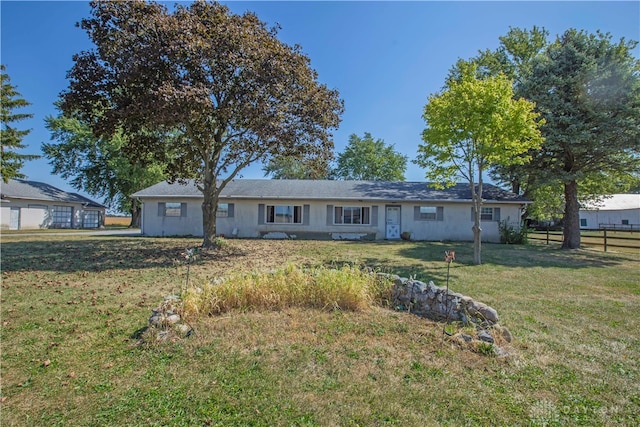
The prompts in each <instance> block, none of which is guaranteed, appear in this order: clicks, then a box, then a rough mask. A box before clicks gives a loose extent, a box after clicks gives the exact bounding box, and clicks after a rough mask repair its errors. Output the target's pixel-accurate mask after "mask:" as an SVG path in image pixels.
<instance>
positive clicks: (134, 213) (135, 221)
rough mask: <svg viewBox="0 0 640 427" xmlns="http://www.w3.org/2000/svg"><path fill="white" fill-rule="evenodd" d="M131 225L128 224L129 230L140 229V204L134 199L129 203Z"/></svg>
mask: <svg viewBox="0 0 640 427" xmlns="http://www.w3.org/2000/svg"><path fill="white" fill-rule="evenodd" d="M130 212H131V223H129V228H140V218H141V217H140V214H141V210H140V202H139V201H138V200H136V199H133V200H132V201H131V211H130Z"/></svg>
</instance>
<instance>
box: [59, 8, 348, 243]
mask: <svg viewBox="0 0 640 427" xmlns="http://www.w3.org/2000/svg"><path fill="white" fill-rule="evenodd" d="M91 8H92V12H91V14H92V16H91V17H90V18H88V19H84V20H82V22H81V23H80V26H81V27H82V28H83V29H85V30H86V31H87V33H88V34H89V37H90V38H91V40H92V41H93V43H94V44H95V45H96V48H95V49H93V50H90V51H85V52H81V53H79V54H77V55H75V56H74V66H73V68H72V69H71V70H70V72H69V79H70V83H69V88H68V89H67V90H66V91H65V92H64V93H63V94H62V109H63V111H64V112H65V113H67V114H80V116H81V117H80V119H81V121H83V122H87V123H91V124H92V129H93V131H94V133H95V134H97V135H100V136H102V135H112V134H113V133H115V132H116V130H121V131H122V132H124V134H127V135H145V137H143V138H132V139H129V140H128V142H127V145H126V146H125V147H124V150H125V151H127V152H128V153H130V154H133V157H132V158H143V159H146V158H152V159H154V160H155V161H159V162H161V163H166V165H167V166H166V171H167V174H168V178H169V180H182V179H187V178H195V179H196V183H197V185H198V188H199V189H200V191H201V192H202V194H203V196H204V202H203V204H202V217H203V234H204V239H203V246H205V247H213V246H215V236H216V210H217V205H218V198H219V195H220V192H221V191H222V190H223V188H224V187H225V186H226V185H227V184H228V183H229V182H230V181H231V180H232V179H234V178H235V177H236V176H237V175H238V173H239V172H240V171H241V170H242V169H244V168H245V167H246V166H248V165H250V164H252V163H254V162H258V161H262V162H265V163H266V162H268V160H269V159H271V158H273V157H282V156H284V157H286V156H308V157H322V156H327V155H329V154H330V153H331V152H332V149H333V141H332V140H331V133H330V130H331V129H334V128H337V126H338V124H339V122H340V115H341V114H342V111H343V103H342V101H341V100H340V98H339V95H338V92H337V91H335V90H329V89H328V88H327V87H326V86H325V85H322V84H320V83H318V81H317V73H316V72H315V71H314V70H313V69H312V68H311V67H310V60H309V58H308V57H307V56H305V55H304V54H303V53H302V52H301V48H300V47H299V46H293V47H292V46H289V45H286V44H284V43H282V42H280V41H279V40H278V39H277V29H268V28H266V26H265V24H264V23H263V22H261V21H260V20H259V19H258V18H257V16H256V15H255V14H253V13H250V12H248V13H245V14H243V15H235V14H232V13H231V12H230V11H229V9H228V8H227V7H226V6H223V5H220V4H218V3H209V2H204V1H200V2H194V3H191V4H190V5H181V4H178V5H177V6H176V8H175V10H174V11H172V12H168V10H167V8H166V7H165V6H163V5H161V4H157V3H153V2H152V3H147V2H143V1H128V2H92V3H91ZM167 135H171V136H172V137H171V138H166V137H165V136H167ZM167 153H172V154H171V155H170V156H169V155H167Z"/></svg>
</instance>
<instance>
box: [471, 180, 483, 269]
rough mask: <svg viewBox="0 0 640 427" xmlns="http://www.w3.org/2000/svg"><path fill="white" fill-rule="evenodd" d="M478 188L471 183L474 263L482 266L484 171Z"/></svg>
mask: <svg viewBox="0 0 640 427" xmlns="http://www.w3.org/2000/svg"><path fill="white" fill-rule="evenodd" d="M478 172H479V175H480V177H479V178H478V188H477V190H476V186H475V183H474V182H473V180H472V181H471V183H470V184H471V199H472V200H473V263H474V264H475V265H480V264H482V226H481V221H480V212H481V210H482V169H480V170H479V171H478Z"/></svg>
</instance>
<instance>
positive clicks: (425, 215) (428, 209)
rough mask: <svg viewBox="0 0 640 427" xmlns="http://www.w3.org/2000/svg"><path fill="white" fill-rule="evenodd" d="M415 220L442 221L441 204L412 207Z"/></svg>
mask: <svg viewBox="0 0 640 427" xmlns="http://www.w3.org/2000/svg"><path fill="white" fill-rule="evenodd" d="M414 220H415V221H442V220H444V208H443V207H442V206H416V207H414Z"/></svg>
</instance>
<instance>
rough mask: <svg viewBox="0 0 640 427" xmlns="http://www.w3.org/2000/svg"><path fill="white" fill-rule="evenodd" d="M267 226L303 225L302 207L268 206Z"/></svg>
mask: <svg viewBox="0 0 640 427" xmlns="http://www.w3.org/2000/svg"><path fill="white" fill-rule="evenodd" d="M267 224H302V206H281V205H267Z"/></svg>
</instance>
